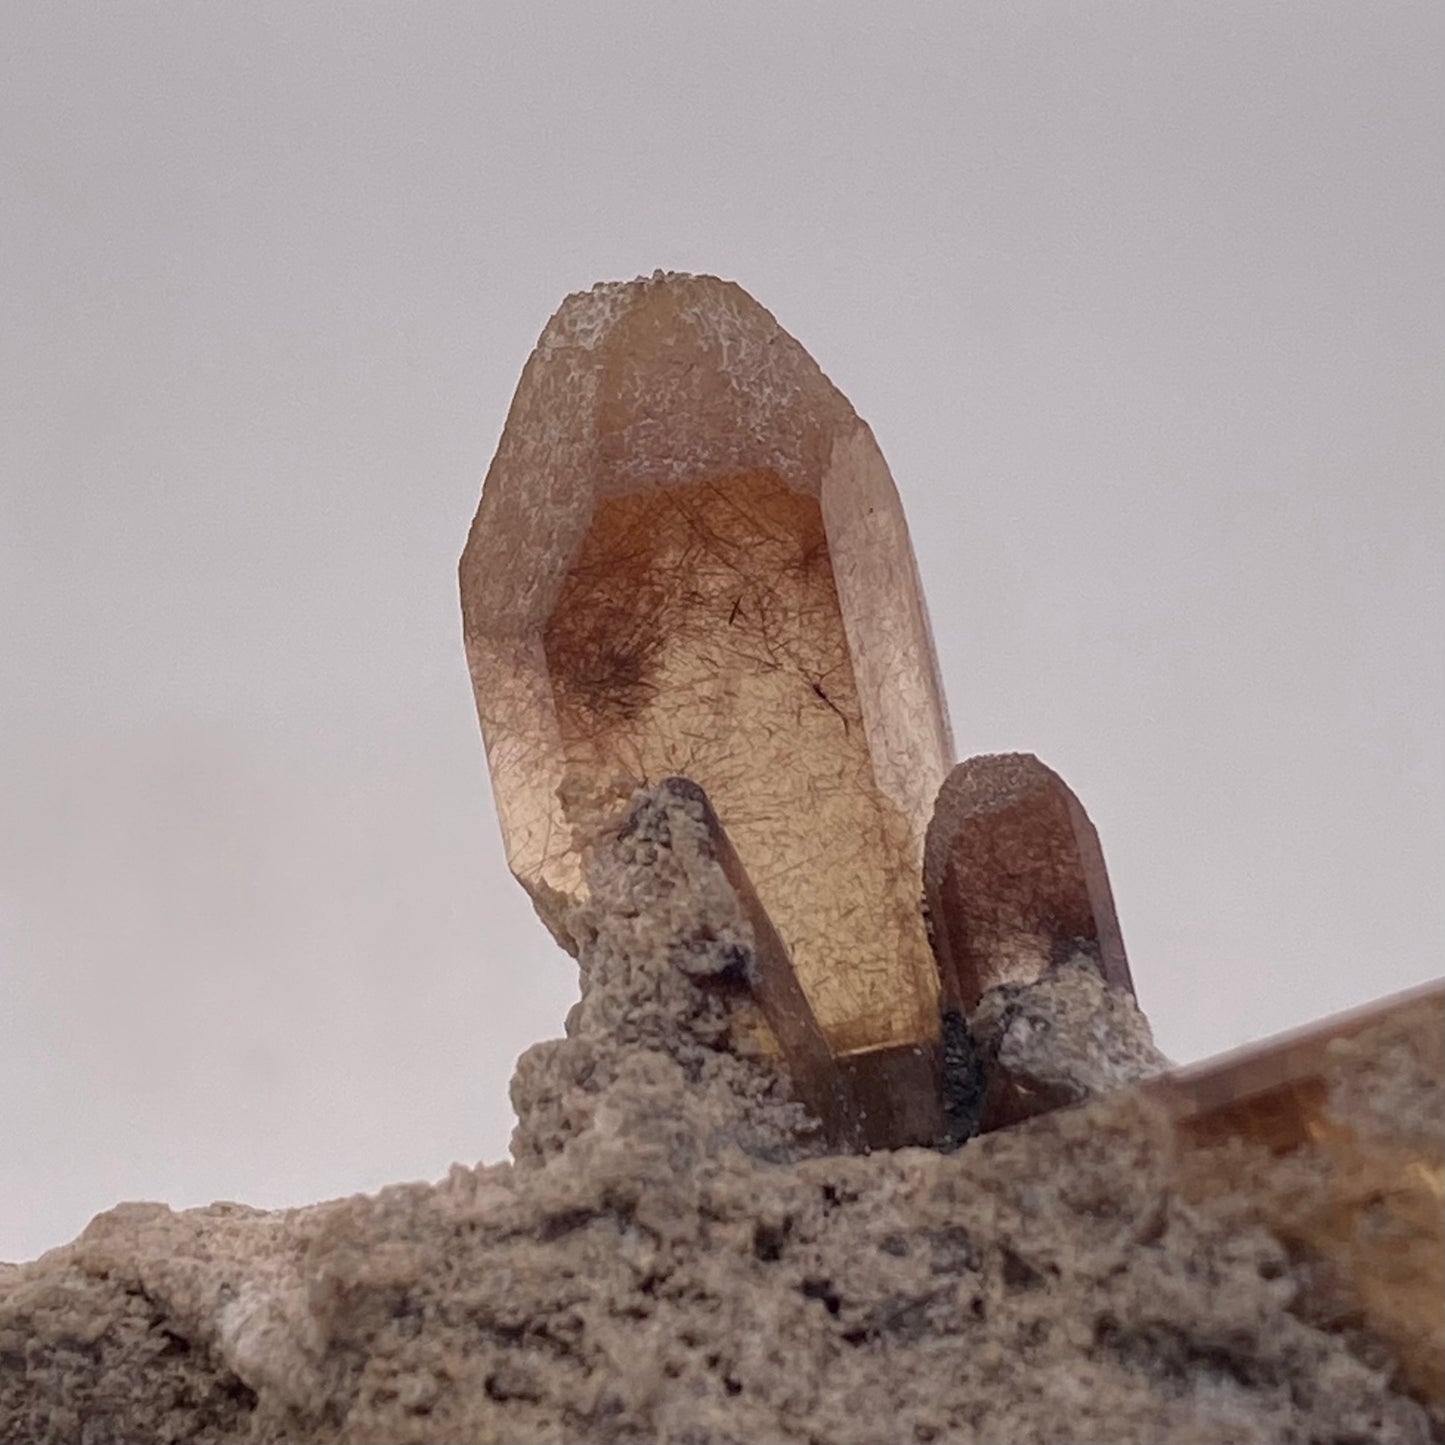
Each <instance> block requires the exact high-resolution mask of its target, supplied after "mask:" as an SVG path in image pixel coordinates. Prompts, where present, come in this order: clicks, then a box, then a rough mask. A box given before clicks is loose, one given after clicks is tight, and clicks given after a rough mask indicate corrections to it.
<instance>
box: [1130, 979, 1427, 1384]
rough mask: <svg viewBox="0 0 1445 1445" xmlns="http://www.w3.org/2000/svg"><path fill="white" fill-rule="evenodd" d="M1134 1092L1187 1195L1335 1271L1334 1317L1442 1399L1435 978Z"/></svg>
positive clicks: (1405, 1375)
mask: <svg viewBox="0 0 1445 1445" xmlns="http://www.w3.org/2000/svg"><path fill="white" fill-rule="evenodd" d="M1144 1088H1145V1092H1146V1093H1147V1094H1150V1095H1152V1096H1153V1097H1154V1098H1156V1099H1159V1100H1160V1101H1162V1102H1163V1103H1164V1105H1165V1107H1166V1108H1167V1110H1168V1111H1169V1114H1170V1115H1171V1117H1172V1118H1173V1120H1174V1125H1175V1129H1176V1132H1177V1137H1178V1140H1179V1145H1180V1154H1181V1177H1182V1180H1183V1182H1184V1185H1185V1188H1186V1192H1188V1193H1190V1194H1192V1195H1194V1196H1197V1197H1205V1196H1208V1195H1210V1194H1215V1193H1221V1192H1223V1193H1228V1194H1230V1195H1231V1196H1232V1197H1233V1198H1235V1199H1245V1200H1248V1201H1249V1202H1250V1203H1252V1205H1253V1206H1254V1208H1255V1210H1256V1211H1257V1213H1258V1215H1259V1217H1260V1218H1261V1219H1262V1220H1263V1222H1264V1223H1266V1224H1267V1225H1268V1226H1269V1227H1270V1228H1271V1229H1273V1230H1274V1231H1276V1232H1277V1233H1278V1234H1279V1235H1280V1236H1281V1237H1282V1238H1283V1239H1285V1240H1286V1241H1287V1242H1288V1243H1289V1244H1290V1245H1291V1246H1292V1247H1294V1248H1295V1249H1297V1250H1299V1251H1302V1252H1304V1253H1305V1254H1307V1255H1309V1256H1311V1257H1313V1258H1315V1259H1318V1260H1320V1261H1322V1262H1323V1263H1324V1265H1325V1266H1326V1267H1327V1269H1328V1270H1329V1271H1330V1273H1331V1276H1332V1290H1333V1291H1334V1292H1335V1293H1337V1294H1338V1296H1339V1298H1340V1300H1341V1301H1342V1302H1343V1303H1342V1304H1337V1305H1334V1306H1333V1307H1332V1308H1333V1309H1335V1310H1336V1311H1338V1310H1341V1309H1343V1311H1344V1313H1343V1315H1340V1316H1339V1317H1338V1321H1337V1322H1339V1323H1345V1324H1363V1325H1364V1326H1365V1327H1366V1328H1367V1329H1369V1330H1370V1331H1372V1332H1373V1333H1375V1334H1376V1335H1378V1336H1379V1337H1380V1338H1382V1339H1383V1340H1384V1341H1385V1342H1386V1343H1387V1344H1389V1345H1390V1346H1391V1347H1392V1348H1393V1350H1394V1351H1395V1352H1396V1355H1397V1358H1398V1360H1399V1366H1400V1373H1401V1377H1402V1380H1403V1382H1404V1384H1405V1385H1406V1387H1407V1388H1408V1389H1410V1390H1411V1392H1412V1393H1414V1394H1416V1395H1417V1396H1419V1397H1420V1398H1422V1399H1424V1400H1426V1401H1429V1402H1431V1403H1432V1404H1434V1405H1435V1406H1437V1407H1439V1406H1440V1405H1441V1404H1442V1403H1445V984H1441V983H1435V984H1431V985H1428V986H1427V987H1425V988H1423V989H1419V990H1415V991H1413V992H1412V993H1410V994H1407V995H1402V996H1400V997H1398V998H1394V999H1387V1000H1384V1001H1383V1002H1381V1003H1379V1004H1376V1005H1373V1006H1371V1007H1369V1008H1364V1009H1360V1010H1358V1011H1356V1012H1355V1013H1352V1014H1346V1015H1343V1016H1341V1017H1338V1018H1334V1019H1326V1020H1324V1021H1323V1022H1322V1023H1319V1024H1316V1025H1313V1026H1311V1027H1310V1028H1306V1029H1302V1030H1300V1031H1298V1032H1297V1033H1293V1034H1289V1035H1286V1036H1285V1037H1283V1038H1280V1039H1274V1040H1270V1041H1267V1042H1265V1043H1263V1044H1258V1045H1254V1046H1252V1047H1249V1048H1246V1049H1241V1050H1239V1051H1237V1052H1236V1053H1233V1054H1228V1055H1225V1056H1224V1057H1223V1058H1219V1059H1210V1060H1207V1061H1205V1062H1204V1063H1202V1064H1197V1065H1194V1066H1192V1067H1190V1068H1186V1069H1180V1070H1177V1071H1175V1072H1174V1073H1171V1074H1166V1075H1164V1076H1162V1077H1161V1078H1159V1079H1156V1080H1153V1081H1151V1082H1150V1083H1149V1084H1147V1085H1145V1086H1144ZM1241 1146H1244V1147H1241ZM1248 1146H1256V1147H1254V1148H1252V1149H1251V1148H1250V1147H1248Z"/></svg>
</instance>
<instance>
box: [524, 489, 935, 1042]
mask: <svg viewBox="0 0 1445 1445" xmlns="http://www.w3.org/2000/svg"><path fill="white" fill-rule="evenodd" d="M543 648H544V652H545V656H546V661H547V668H548V672H549V675H550V677H551V681H552V695H553V700H554V703H555V709H556V726H557V730H558V732H559V734H560V741H561V749H562V753H563V756H564V759H565V770H566V774H567V775H569V776H572V777H575V778H578V779H585V778H587V777H593V778H608V777H615V776H619V775H620V776H623V777H625V778H628V779H631V780H636V781H639V782H643V783H650V782H656V781H658V780H659V779H660V778H662V777H665V776H667V775H668V774H671V773H677V774H681V775H683V776H685V777H688V778H692V779H694V780H695V781H697V782H698V783H700V784H701V785H702V786H703V787H704V788H705V789H706V790H707V793H708V796H709V797H710V798H711V799H712V801H713V804H714V806H715V807H716V808H717V809H718V812H719V814H720V816H722V817H723V818H724V819H725V820H726V824H727V829H728V833H729V835H730V836H731V837H732V839H733V841H734V845H735V846H736V847H737V849H738V851H739V853H740V854H741V855H742V857H743V858H744V859H745V860H746V864H747V869H748V874H749V876H750V878H751V879H752V881H753V885H754V887H755V888H756V889H757V892H758V896H759V898H760V899H761V901H762V904H763V906H764V908H765V909H766V910H767V913H768V916H769V917H770V918H771V919H772V921H773V924H774V926H775V927H776V928H777V930H778V932H779V934H780V935H781V937H782V938H783V940H784V942H785V944H786V946H787V947H788V949H789V952H790V955H791V957H792V959H793V966H794V968H795V969H796V970H797V973H798V976H799V978H800V980H801V981H802V982H803V985H804V988H805V990H806V991H807V993H808V995H809V998H810V1000H811V1002H812V1005H813V1008H814V1010H815V1011H816V1013H817V1014H818V1017H819V1019H820V1020H821V1021H822V1025H823V1027H824V1030H825V1032H826V1033H827V1034H828V1036H829V1039H830V1042H831V1043H832V1045H833V1047H834V1048H835V1049H838V1050H846V1049H848V1048H852V1047H865V1046H869V1045H873V1044H878V1043H882V1042H892V1041H894V1040H895V1039H905V1038H906V1039H912V1038H915V1037H917V1036H918V1035H919V1033H920V1031H921V1030H923V1029H924V1028H925V1027H926V1022H927V1021H926V1016H924V1015H923V1014H921V1013H920V1009H921V1008H922V1007H924V1006H926V1004H927V1002H928V1000H927V999H926V998H924V997H921V995H920V990H919V989H918V988H916V987H914V986H912V980H907V983H908V986H905V987H901V988H900V968H901V969H903V970H904V971H905V978H906V975H907V974H913V975H920V974H921V975H922V976H924V977H927V974H928V971H929V969H928V966H927V965H928V960H927V959H926V958H925V956H924V953H923V949H924V936H923V931H922V928H921V925H920V922H919V912H918V903H917V886H916V883H915V881H914V879H915V872H914V868H915V864H914V859H915V858H916V843H915V840H914V839H913V838H911V837H910V832H909V823H908V820H906V819H905V818H904V817H903V816H902V814H901V813H900V812H899V810H898V809H897V807H895V806H894V805H893V804H892V803H891V802H890V800H889V799H888V798H886V797H884V796H883V795H882V794H881V793H880V791H879V789H878V787H877V784H876V781H875V779H874V776H873V768H872V760H871V758H870V755H869V749H868V738H867V733H866V730H865V727H864V722H863V716H862V710H861V708H860V706H859V700H858V686H857V680H856V678H855V675H854V671H853V664H852V659H851V656H850V652H849V647H848V639H847V635H846V632H845V630H844V626H843V618H842V614H841V611H840V608H839V602H838V593H837V588H836V586H835V585H834V580H833V571H832V567H831V565H830V562H829V556H828V545H827V539H826V537H825V535H824V530H823V520H822V513H821V508H820V507H819V504H818V502H817V500H816V499H815V498H813V497H809V496H802V495H799V494H798V493H796V492H791V491H789V490H788V488H787V487H786V486H785V485H784V484H783V483H782V482H781V481H780V480H779V479H778V478H777V477H776V476H773V475H770V474H768V473H766V472H755V473H750V474H745V475H742V476H734V477H725V478H718V479H715V480H712V481H709V482H707V483H706V484H703V485H695V484H694V485H681V486H667V487H654V488H649V489H648V490H646V491H642V492H636V493H633V494H631V495H628V496H621V497H612V498H607V499H605V500H603V501H601V502H600V503H599V504H598V506H597V509H596V511H595V513H594V516H593V521H592V526H591V528H590V530H589V531H588V533H587V538H586V540H585V542H584V543H583V546H582V550H581V553H580V555H579V556H578V558H577V560H576V562H575V563H574V564H573V566H572V568H571V569H570V571H569V572H568V573H567V575H566V580H565V581H564V583H563V586H562V590H561V595H560V596H559V598H558V600H557V604H556V606H555V608H554V609H553V612H552V616H551V618H550V619H549V621H548V624H547V627H546V630H545V633H544V641H543ZM575 866H576V864H575V854H574V852H573V850H572V848H571V846H570V843H569V842H568V841H566V840H565V839H564V838H563V837H562V836H561V835H559V834H556V833H554V834H553V835H552V854H551V856H548V857H544V858H543V859H541V860H540V869H541V871H542V873H543V874H544V876H549V877H551V878H553V879H556V880H558V881H561V880H562V879H563V878H564V877H565V876H566V875H568V874H569V873H570V872H571V870H572V869H573V868H574V867H575Z"/></svg>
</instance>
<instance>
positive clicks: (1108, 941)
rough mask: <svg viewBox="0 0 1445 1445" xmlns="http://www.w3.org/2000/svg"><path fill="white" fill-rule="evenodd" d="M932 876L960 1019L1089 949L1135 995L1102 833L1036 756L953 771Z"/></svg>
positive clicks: (975, 762)
mask: <svg viewBox="0 0 1445 1445" xmlns="http://www.w3.org/2000/svg"><path fill="white" fill-rule="evenodd" d="M923 876H924V893H925V896H926V898H927V901H928V911H929V918H930V920H931V922H932V928H933V946H934V950H935V952H936V953H937V955H938V966H939V972H940V974H941V975H942V981H943V995H944V999H945V1002H946V1003H947V1004H949V1005H950V1006H952V1007H954V1008H957V1009H958V1010H959V1011H960V1012H963V1013H969V1012H971V1011H972V1010H973V1008H974V1007H975V1005H976V1004H977V1003H978V1001H979V999H980V997H981V996H982V995H983V994H984V993H985V992H986V991H987V990H988V989H990V988H996V987H998V986H999V985H1000V984H1006V983H1017V984H1030V983H1034V982H1035V981H1037V980H1038V979H1039V978H1040V977H1042V975H1043V974H1044V972H1045V971H1046V970H1047V969H1048V968H1050V967H1051V966H1054V965H1057V964H1060V963H1063V962H1064V961H1066V960H1067V959H1069V958H1070V957H1072V956H1074V955H1075V954H1077V953H1083V954H1085V955H1086V956H1088V957H1090V958H1092V959H1093V960H1094V961H1095V962H1096V963H1097V964H1098V966H1099V969H1100V971H1101V972H1102V974H1103V976H1104V980H1105V982H1106V983H1110V984H1113V985H1114V986H1115V987H1118V988H1123V989H1127V990H1128V991H1129V992H1130V993H1131V994H1132V993H1133V991H1134V988H1133V982H1132V980H1131V978H1130V975H1129V963H1128V959H1127V958H1126V957H1125V954H1124V940H1123V936H1122V935H1121V933H1120V932H1119V920H1118V917H1117V916H1116V914H1115V912H1114V897H1113V893H1112V892H1111V890H1110V888H1109V875H1108V873H1107V871H1106V870H1105V868H1104V854H1103V851H1102V850H1101V848H1100V847H1099V835H1098V834H1097V833H1096V832H1095V831H1094V826H1093V824H1092V823H1090V822H1089V819H1088V815H1087V814H1086V813H1085V812H1084V809H1083V807H1082V805H1081V804H1080V802H1079V800H1078V799H1077V798H1076V797H1075V796H1074V794H1073V792H1072V791H1071V790H1070V789H1069V787H1068V785H1067V784H1066V783H1065V782H1064V780H1063V779H1062V778H1061V777H1059V775H1058V774H1057V773H1055V772H1054V771H1053V770H1052V769H1051V768H1047V767H1045V766H1044V764H1043V763H1041V762H1040V761H1039V760H1038V759H1037V758H1036V757H1034V756H1032V754H1029V753H999V754H994V755H990V756H986V757H977V758H969V759H968V760H967V761H966V762H962V763H959V764H958V766H957V767H955V768H954V769H953V771H952V772H951V773H949V775H948V778H947V780H946V781H945V782H944V784H943V787H942V788H941V789H940V790H939V794H938V803H937V806H936V808H935V809H934V813H933V818H932V821H931V822H930V824H929V827H928V835H927V844H926V852H925V857H924V875H923Z"/></svg>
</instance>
